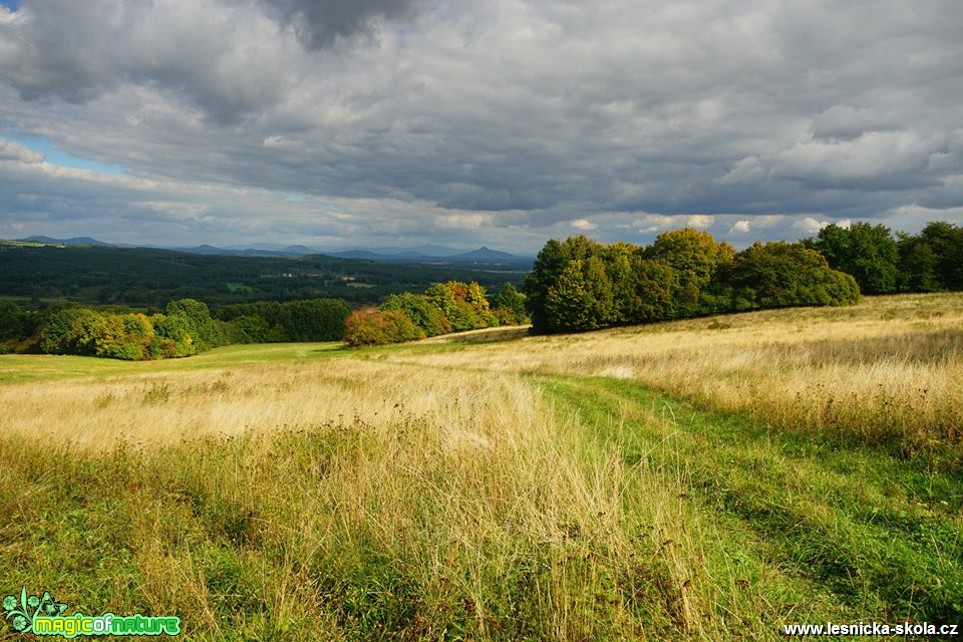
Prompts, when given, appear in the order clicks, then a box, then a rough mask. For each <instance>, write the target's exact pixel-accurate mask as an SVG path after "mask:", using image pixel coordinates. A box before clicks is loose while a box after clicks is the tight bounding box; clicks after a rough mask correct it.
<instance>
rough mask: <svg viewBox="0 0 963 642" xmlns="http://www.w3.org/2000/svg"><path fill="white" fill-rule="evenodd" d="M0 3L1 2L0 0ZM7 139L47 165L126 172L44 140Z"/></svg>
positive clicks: (38, 138) (40, 138) (34, 138)
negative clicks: (36, 154)
mask: <svg viewBox="0 0 963 642" xmlns="http://www.w3.org/2000/svg"><path fill="white" fill-rule="evenodd" d="M0 2H2V0H0ZM7 138H8V139H9V140H12V141H15V142H17V143H20V144H21V145H23V146H24V147H26V148H28V149H32V150H33V151H35V152H40V153H41V154H43V155H44V157H45V158H46V160H47V162H48V163H52V164H54V165H62V166H64V167H73V168H76V169H87V170H90V171H92V172H100V173H101V174H123V173H124V172H125V171H127V170H126V168H125V167H124V166H123V165H108V164H106V163H101V162H100V161H95V160H91V159H89V158H82V157H80V156H74V155H73V154H68V153H67V152H65V151H64V150H62V149H58V148H57V147H54V146H53V145H52V144H51V143H50V141H49V140H47V139H46V138H42V137H33V136H8V137H7Z"/></svg>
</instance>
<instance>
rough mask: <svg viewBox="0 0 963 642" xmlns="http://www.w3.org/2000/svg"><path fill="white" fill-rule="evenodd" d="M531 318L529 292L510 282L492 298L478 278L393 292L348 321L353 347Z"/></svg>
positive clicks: (346, 336) (347, 338) (347, 332)
mask: <svg viewBox="0 0 963 642" xmlns="http://www.w3.org/2000/svg"><path fill="white" fill-rule="evenodd" d="M523 323H528V315H527V313H526V310H525V296H524V295H523V294H522V293H521V292H519V291H518V290H517V289H516V288H515V286H513V285H512V284H511V283H505V284H504V285H503V286H502V288H501V289H500V290H499V291H498V292H497V293H496V294H495V295H494V296H493V297H492V298H491V300H489V298H488V295H487V293H486V291H485V288H484V287H482V286H481V285H479V284H478V283H477V282H475V281H472V282H470V283H464V282H462V281H448V282H446V283H435V284H433V285H431V286H429V287H428V288H427V289H426V290H425V291H424V292H423V293H421V294H415V293H412V292H403V293H401V294H392V295H389V296H388V297H387V298H386V299H385V300H384V301H383V302H382V303H381V305H379V306H378V307H377V308H375V307H369V308H363V309H361V310H356V311H354V312H352V313H351V315H350V316H349V317H348V318H347V320H346V321H345V332H344V337H343V340H344V342H345V343H347V344H348V345H350V346H365V345H380V344H386V343H399V342H402V341H414V340H417V339H424V338H426V337H433V336H436V335H439V334H447V333H449V332H465V331H467V330H476V329H480V328H491V327H495V326H498V325H518V324H523Z"/></svg>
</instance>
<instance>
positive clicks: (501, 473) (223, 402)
mask: <svg viewBox="0 0 963 642" xmlns="http://www.w3.org/2000/svg"><path fill="white" fill-rule="evenodd" d="M0 403H2V404H3V407H4V408H5V409H7V411H6V412H5V413H4V414H3V415H0V436H2V437H0V439H2V441H0V460H2V462H0V555H2V557H3V559H4V561H5V564H4V565H3V567H2V571H0V589H2V591H5V593H4V594H6V592H13V591H14V589H17V590H19V587H20V586H21V585H22V584H23V585H26V586H27V588H28V590H33V591H45V590H49V591H50V592H51V593H53V594H54V595H55V597H57V598H58V599H61V600H64V601H67V602H68V603H69V604H70V611H69V612H75V611H83V612H84V613H101V612H106V611H112V612H114V613H135V612H142V613H152V614H156V615H163V614H176V615H179V616H181V617H182V619H183V621H184V626H185V629H186V631H187V633H188V637H189V639H197V640H238V639H248V640H289V639H290V640H319V639H320V640H368V639H385V640H389V639H395V640H421V639H426V640H428V639H430V640H442V639H444V640H469V639H471V640H520V639H528V640H541V639H554V640H622V639H633V640H634V639H642V640H663V639H673V640H731V639H783V637H782V636H781V635H780V633H779V630H780V629H779V627H780V626H781V625H782V624H786V623H819V622H825V621H827V620H831V621H834V622H840V623H844V622H858V621H864V622H870V621H874V620H875V621H879V622H894V623H895V622H898V621H902V620H903V619H910V620H914V621H924V620H925V621H928V622H940V623H960V624H963V473H961V470H963V469H961V466H960V462H961V458H960V452H961V444H960V441H961V435H960V433H959V427H960V426H961V424H963V296H960V295H932V296H919V297H916V296H913V297H910V296H907V297H890V298H880V299H871V300H867V301H866V302H865V303H863V304H862V305H860V306H858V307H856V308H837V309H819V310H808V309H807V310H802V309H800V310H784V311H773V312H762V313H753V314H745V315H733V316H726V317H716V318H712V319H698V320H692V321H686V322H679V323H669V324H659V325H654V326H648V327H644V328H627V329H619V330H610V331H605V332H599V333H591V334H584V335H571V336H556V337H527V336H524V335H523V333H522V332H521V331H519V330H517V329H505V330H498V331H487V332H481V333H470V334H468V335H463V336H457V337H445V338H437V339H434V340H430V341H425V342H420V343H418V344H411V345H404V346H395V347H388V348H377V349H368V350H361V351H350V350H344V349H340V348H339V347H338V346H336V345H306V344H301V345H296V344H290V345H276V346H275V345H269V346H241V347H232V348H222V349H218V350H215V351H212V352H211V353H207V354H205V355H201V356H198V357H192V358H190V359H184V360H174V361H163V362H156V363H120V362H112V361H105V360H96V359H86V358H80V357H49V356H12V355H7V356H0Z"/></svg>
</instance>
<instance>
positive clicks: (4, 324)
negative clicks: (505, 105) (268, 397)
mask: <svg viewBox="0 0 963 642" xmlns="http://www.w3.org/2000/svg"><path fill="white" fill-rule="evenodd" d="M217 312H218V313H217V316H218V317H219V318H213V317H212V315H211V313H210V310H209V309H208V307H207V305H206V304H204V303H202V302H200V301H195V300H194V299H181V300H179V301H173V302H171V303H169V304H168V305H167V307H166V308H165V309H164V312H162V313H155V314H149V315H148V314H143V313H139V312H131V311H129V310H128V311H111V310H95V309H90V308H83V307H63V305H54V306H50V307H48V308H47V309H44V310H41V311H39V312H27V311H25V310H22V309H21V308H20V307H19V306H17V305H16V304H15V303H13V302H11V301H6V300H0V352H11V351H20V352H43V353H47V354H73V355H84V356H96V357H108V358H114V359H125V360H141V359H164V358H172V357H185V356H189V355H192V354H197V353H198V352H203V351H204V350H208V349H210V348H213V347H215V346H219V345H225V344H229V343H269V342H277V341H337V340H339V339H340V338H341V336H342V335H343V334H344V322H345V319H346V318H347V316H348V313H349V312H350V309H349V308H348V306H347V304H345V303H344V302H343V301H337V300H333V299H313V300H306V301H289V302H285V303H279V302H276V301H268V302H259V303H251V304H243V305H235V306H225V307H224V308H222V309H220V310H218V311H217Z"/></svg>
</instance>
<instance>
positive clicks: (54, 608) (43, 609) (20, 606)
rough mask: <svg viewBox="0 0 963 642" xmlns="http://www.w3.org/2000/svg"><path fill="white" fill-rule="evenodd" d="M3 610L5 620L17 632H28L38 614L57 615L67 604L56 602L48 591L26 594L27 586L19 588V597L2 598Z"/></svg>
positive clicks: (8, 596)
mask: <svg viewBox="0 0 963 642" xmlns="http://www.w3.org/2000/svg"><path fill="white" fill-rule="evenodd" d="M3 610H4V611H6V615H5V616H4V619H5V620H12V621H11V622H10V624H11V626H13V630H14V631H17V632H18V633H29V632H30V631H32V630H33V623H34V620H35V619H36V618H37V617H39V616H46V617H58V616H61V615H63V614H64V611H66V610H67V605H66V604H64V603H63V602H57V601H56V600H54V599H53V597H52V596H51V595H50V593H49V592H44V594H43V595H42V596H37V595H27V587H26V586H24V587H22V588H21V589H20V599H19V600H18V599H17V597H16V596H14V595H7V596H6V597H4V598H3Z"/></svg>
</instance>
